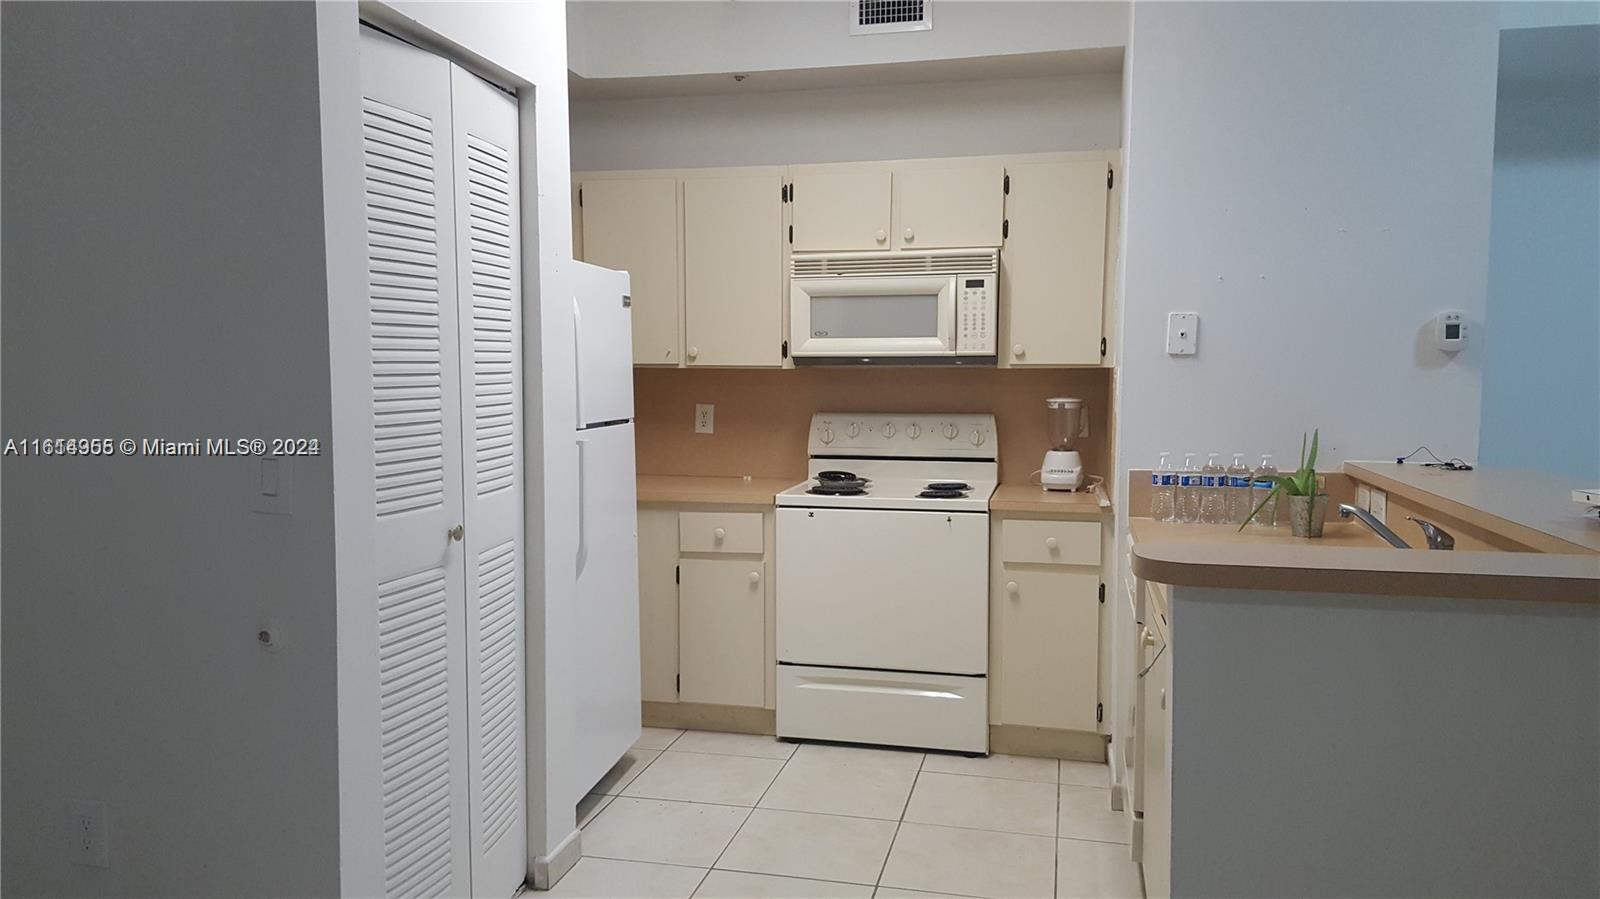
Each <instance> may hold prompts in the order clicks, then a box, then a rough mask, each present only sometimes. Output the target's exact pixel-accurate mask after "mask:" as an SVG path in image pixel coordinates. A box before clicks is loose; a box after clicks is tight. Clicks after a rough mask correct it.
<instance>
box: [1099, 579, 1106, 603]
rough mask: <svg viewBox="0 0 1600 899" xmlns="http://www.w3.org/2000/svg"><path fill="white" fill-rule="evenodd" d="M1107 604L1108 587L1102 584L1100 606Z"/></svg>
mask: <svg viewBox="0 0 1600 899" xmlns="http://www.w3.org/2000/svg"><path fill="white" fill-rule="evenodd" d="M1105 602H1106V585H1105V584H1101V585H1100V604H1101V605H1105Z"/></svg>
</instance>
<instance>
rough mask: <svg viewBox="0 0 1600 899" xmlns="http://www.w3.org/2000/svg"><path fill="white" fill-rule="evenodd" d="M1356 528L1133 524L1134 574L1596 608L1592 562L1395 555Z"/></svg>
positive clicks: (1528, 556)
mask: <svg viewBox="0 0 1600 899" xmlns="http://www.w3.org/2000/svg"><path fill="white" fill-rule="evenodd" d="M1359 527H1360V526H1359V525H1357V524H1355V523H1353V522H1342V521H1341V522H1335V521H1330V522H1328V524H1327V527H1326V529H1325V530H1324V536H1323V537H1321V538H1318V539H1304V538H1297V537H1290V536H1285V535H1282V534H1262V533H1259V532H1252V531H1251V530H1246V531H1245V532H1243V533H1234V532H1233V531H1234V529H1233V528H1232V527H1231V526H1228V525H1181V524H1170V523H1165V522H1159V521H1151V520H1150V519H1148V518H1135V519H1132V520H1131V521H1130V522H1129V531H1130V533H1131V534H1132V536H1133V572H1134V574H1136V575H1138V576H1139V577H1141V578H1143V579H1145V580H1148V581H1154V582H1156V583H1161V584H1170V585H1172V586H1175V587H1221V588H1231V589H1238V590H1280V591H1288V592H1297V593H1346V594H1354V595H1375V596H1436V597H1441V598H1453V599H1503V600H1516V601H1524V602H1559V603H1584V604H1590V605H1600V556H1592V555H1576V554H1564V555H1557V554H1546V553H1513V552H1453V551H1452V552H1445V551H1439V550H1428V549H1395V548H1392V547H1389V546H1387V545H1385V544H1383V543H1382V542H1381V541H1377V540H1376V537H1372V538H1371V539H1369V538H1368V535H1364V534H1362V533H1361V532H1359V531H1356V530H1355V529H1356V528H1359Z"/></svg>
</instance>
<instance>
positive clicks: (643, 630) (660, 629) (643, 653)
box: [639, 506, 678, 702]
mask: <svg viewBox="0 0 1600 899" xmlns="http://www.w3.org/2000/svg"><path fill="white" fill-rule="evenodd" d="M639 679H640V686H641V687H642V689H641V691H640V693H641V696H642V698H643V699H644V701H645V702H677V701H678V512H677V510H676V509H662V508H658V507H649V506H640V507H639Z"/></svg>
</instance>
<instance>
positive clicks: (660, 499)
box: [637, 474, 798, 506]
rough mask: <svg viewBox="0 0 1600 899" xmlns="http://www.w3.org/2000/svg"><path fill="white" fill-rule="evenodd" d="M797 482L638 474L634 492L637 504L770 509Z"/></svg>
mask: <svg viewBox="0 0 1600 899" xmlns="http://www.w3.org/2000/svg"><path fill="white" fill-rule="evenodd" d="M797 480H798V479H792V478H743V477H724V478H713V477H691V476H689V475H666V474H642V475H639V481H638V488H637V489H638V493H639V502H641V503H706V504H708V505H734V506H770V505H772V503H773V497H774V496H776V495H777V494H778V492H779V491H782V490H788V489H789V488H790V487H793V486H794V485H795V484H796V483H797Z"/></svg>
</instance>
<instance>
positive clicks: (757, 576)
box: [750, 571, 761, 584]
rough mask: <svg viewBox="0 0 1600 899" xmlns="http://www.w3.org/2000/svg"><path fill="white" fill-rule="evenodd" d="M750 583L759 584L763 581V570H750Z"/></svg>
mask: <svg viewBox="0 0 1600 899" xmlns="http://www.w3.org/2000/svg"><path fill="white" fill-rule="evenodd" d="M750 583H751V584H759V583H761V572H759V571H752V572H750Z"/></svg>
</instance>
